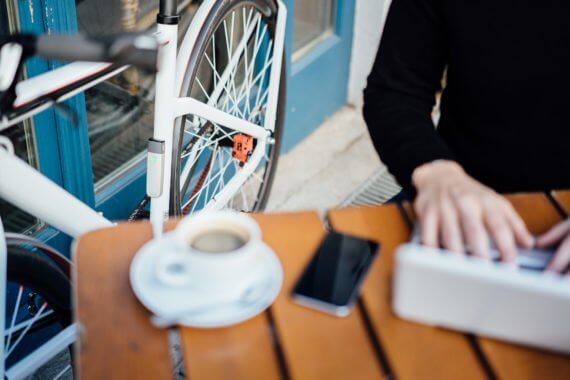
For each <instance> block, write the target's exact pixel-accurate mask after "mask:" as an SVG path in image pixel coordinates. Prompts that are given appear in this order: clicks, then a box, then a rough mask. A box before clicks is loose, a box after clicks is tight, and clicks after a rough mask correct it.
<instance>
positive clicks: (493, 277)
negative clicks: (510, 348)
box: [393, 230, 570, 354]
mask: <svg viewBox="0 0 570 380" xmlns="http://www.w3.org/2000/svg"><path fill="white" fill-rule="evenodd" d="M491 252H492V257H493V258H494V261H492V262H488V261H484V260H481V259H479V258H476V257H472V256H468V255H466V256H460V255H457V254H454V253H451V252H449V251H446V250H444V249H435V248H429V247H425V246H422V245H421V244H420V243H419V237H418V234H417V230H415V232H414V234H413V235H412V240H411V242H410V243H408V244H404V245H402V246H400V247H399V248H398V250H397V252H396V266H395V273H394V282H393V309H394V311H395V313H396V314H397V315H398V316H399V317H401V318H404V319H407V320H411V321H415V322H420V323H424V324H428V325H433V326H440V327H445V328H450V329H454V330H459V331H463V332H469V333H473V334H476V335H479V336H487V337H491V338H496V339H500V340H505V341H508V342H512V343H518V344H523V345H528V346H533V347H538V348H542V349H546V350H551V351H555V352H561V353H567V354H570V280H569V279H568V278H567V277H564V276H561V275H558V274H549V273H543V270H544V268H545V267H546V265H547V264H548V262H549V261H550V259H551V257H552V255H553V251H547V250H520V251H519V255H518V261H519V269H513V268H512V267H510V266H508V265H504V264H502V263H501V262H499V261H498V258H499V254H498V252H497V250H496V249H495V248H494V247H492V249H491Z"/></svg>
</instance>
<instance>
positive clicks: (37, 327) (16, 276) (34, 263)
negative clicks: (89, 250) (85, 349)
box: [3, 247, 73, 377]
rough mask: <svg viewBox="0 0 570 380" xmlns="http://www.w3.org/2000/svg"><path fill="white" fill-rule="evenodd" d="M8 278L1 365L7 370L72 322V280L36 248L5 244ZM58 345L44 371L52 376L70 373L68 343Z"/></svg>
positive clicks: (69, 348) (69, 349)
mask: <svg viewBox="0 0 570 380" xmlns="http://www.w3.org/2000/svg"><path fill="white" fill-rule="evenodd" d="M7 280H8V281H7V283H6V291H7V294H6V315H5V326H3V327H4V365H5V368H6V370H7V373H10V372H12V371H13V368H14V367H15V366H16V364H17V363H18V362H19V361H20V360H22V359H24V358H26V356H27V355H29V354H30V353H32V352H34V353H35V352H36V350H40V349H41V348H42V344H43V343H44V342H46V341H48V340H49V339H51V338H53V337H54V336H55V335H57V334H59V333H60V332H61V331H62V330H64V329H65V328H66V327H68V326H69V325H70V324H71V281H70V279H69V278H68V277H67V276H66V275H65V274H64V273H63V271H62V270H61V269H60V268H59V267H57V266H56V265H55V264H54V263H53V262H52V261H50V260H49V259H47V258H45V257H44V256H42V255H41V254H40V253H39V252H31V251H28V250H26V249H23V248H21V247H9V248H8V271H7ZM58 348H60V349H61V352H60V353H59V355H58V357H57V360H54V361H53V362H52V363H51V367H50V368H49V370H47V371H46V372H50V373H52V376H51V377H54V375H53V374H55V373H57V374H58V376H63V375H66V376H67V377H69V376H71V375H72V374H73V369H72V365H71V363H72V360H71V346H67V345H65V344H62V345H61V346H59V347H58ZM52 349H53V347H52ZM54 354H56V352H54ZM40 356H42V355H40ZM42 357H43V356H42ZM35 364H38V363H35ZM21 370H23V371H24V372H26V371H29V370H30V369H29V368H24V369H21ZM18 373H19V374H20V372H19V371H18ZM14 376H17V375H15V374H14ZM39 377H41V376H39Z"/></svg>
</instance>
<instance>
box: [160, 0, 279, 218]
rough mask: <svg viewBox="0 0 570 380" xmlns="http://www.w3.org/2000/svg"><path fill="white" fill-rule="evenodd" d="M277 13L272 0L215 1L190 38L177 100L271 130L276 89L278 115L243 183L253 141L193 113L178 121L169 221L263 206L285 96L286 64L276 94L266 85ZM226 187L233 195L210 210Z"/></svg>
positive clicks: (270, 180) (276, 150) (276, 155)
mask: <svg viewBox="0 0 570 380" xmlns="http://www.w3.org/2000/svg"><path fill="white" fill-rule="evenodd" d="M276 12H277V8H276V5H275V3H274V2H273V1H272V0H225V1H218V2H215V3H214V4H212V6H211V9H210V10H209V13H208V15H207V16H206V21H205V22H204V23H203V25H202V27H201V28H200V30H199V32H198V35H197V38H196V37H194V38H195V43H194V45H193V46H194V47H193V49H192V51H191V52H190V56H189V59H188V61H187V62H188V63H187V65H186V70H185V72H184V78H183V81H182V86H181V93H180V96H190V97H192V98H194V99H197V100H199V101H202V102H204V103H207V104H209V105H212V106H214V107H216V108H217V109H220V110H222V111H224V112H227V113H229V114H232V115H234V116H236V117H238V118H240V119H245V120H247V121H249V122H251V123H253V124H256V125H259V126H263V127H265V128H267V129H269V130H271V129H272V128H271V127H270V126H267V125H265V112H266V109H267V103H268V95H269V93H270V92H272V91H278V105H277V115H276V121H275V125H274V126H273V132H272V134H271V135H270V136H269V138H267V140H266V141H264V143H266V148H265V152H263V153H264V154H263V156H262V158H261V159H260V161H259V163H257V166H256V169H255V170H254V171H253V173H251V175H249V177H248V178H247V180H246V181H245V182H243V183H242V182H237V181H240V180H236V178H237V177H238V174H239V173H240V170H241V167H242V166H243V165H246V164H247V162H248V160H249V158H250V157H251V156H249V154H251V152H252V150H253V149H255V147H256V145H257V144H258V143H259V141H257V140H256V139H252V138H251V136H247V135H243V134H241V133H238V132H237V131H236V130H233V129H231V128H228V127H227V126H223V125H217V124H214V123H212V122H211V121H209V120H206V119H203V118H198V117H196V116H193V115H186V116H185V117H183V118H180V119H179V120H178V121H177V124H176V128H175V133H174V144H173V159H172V168H171V192H170V197H171V198H170V199H171V202H170V214H171V215H180V214H186V213H191V212H194V211H197V210H200V209H202V208H204V207H206V206H212V205H213V204H214V208H223V207H229V208H233V209H237V210H239V211H246V212H252V211H258V210H262V209H263V208H264V207H265V205H266V203H267V200H268V196H269V192H270V190H271V186H272V183H273V178H274V175H275V169H276V165H277V161H278V158H279V149H280V144H281V136H282V130H283V121H284V119H283V115H284V105H285V91H286V90H285V63H284V60H283V61H282V62H283V63H282V65H281V72H280V78H281V80H280V85H279V88H278V89H274V88H273V87H276V86H277V84H276V83H270V80H269V78H270V75H271V70H272V67H273V65H272V63H273V41H275V33H276V16H277V14H276ZM234 63H235V64H234ZM228 73H229V76H225V74H228ZM222 78H227V81H225V80H223V79H222ZM272 86H273V87H272ZM244 146H245V149H242V150H240V148H243V147H244ZM236 183H240V186H239V187H238V186H236ZM230 186H231V187H230ZM226 188H230V189H231V191H232V194H233V196H232V197H230V198H229V201H227V202H226V203H225V204H220V203H217V204H215V202H216V201H217V199H216V196H217V195H218V194H220V192H222V191H223V190H224V189H226Z"/></svg>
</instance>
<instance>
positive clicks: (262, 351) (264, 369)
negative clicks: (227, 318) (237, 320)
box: [180, 314, 281, 380]
mask: <svg viewBox="0 0 570 380" xmlns="http://www.w3.org/2000/svg"><path fill="white" fill-rule="evenodd" d="M180 337H181V345H182V352H183V355H184V364H185V368H186V374H187V378H189V379H228V380H229V379H268V380H270V379H279V378H280V377H281V375H280V369H279V363H278V361H277V357H276V353H275V350H274V349H273V344H272V341H271V331H270V329H269V322H268V320H267V315H266V314H261V315H258V316H257V317H255V318H253V319H250V320H249V321H246V322H244V323H241V324H239V325H237V326H234V327H228V328H223V329H208V330H200V329H191V328H186V327H185V328H181V329H180Z"/></svg>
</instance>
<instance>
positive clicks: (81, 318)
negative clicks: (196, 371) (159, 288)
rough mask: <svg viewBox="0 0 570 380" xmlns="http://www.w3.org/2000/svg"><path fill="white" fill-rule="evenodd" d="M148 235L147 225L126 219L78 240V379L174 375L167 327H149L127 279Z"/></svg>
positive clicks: (154, 377)
mask: <svg viewBox="0 0 570 380" xmlns="http://www.w3.org/2000/svg"><path fill="white" fill-rule="evenodd" d="M125 237H128V239H126V238H125ZM150 237H151V229H150V226H149V225H148V224H143V223H129V224H123V225H120V226H118V227H114V228H111V229H103V230H99V231H95V232H92V233H89V234H87V235H85V236H83V237H82V238H80V239H79V241H78V242H77V245H76V248H77V249H76V250H74V251H75V263H76V267H75V273H74V275H75V279H76V281H75V283H76V284H77V287H76V297H75V300H76V306H77V307H76V310H77V311H76V320H77V321H78V323H79V326H80V339H79V344H78V347H79V348H78V350H79V355H77V358H78V359H80V360H78V367H79V378H81V379H84V380H88V379H168V378H171V377H172V369H171V359H170V352H169V349H168V336H167V331H166V330H158V329H156V328H154V327H152V325H151V324H150V321H149V318H148V317H149V313H148V311H147V310H146V309H145V308H144V307H143V306H142V305H141V304H140V303H139V302H138V300H137V299H136V297H135V296H134V294H133V293H132V291H131V286H130V283H129V276H128V273H129V266H130V262H131V259H132V258H133V256H134V255H135V253H136V252H137V251H138V249H139V248H140V247H141V246H142V245H143V244H144V243H145V242H146V241H148V240H149V239H150Z"/></svg>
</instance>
